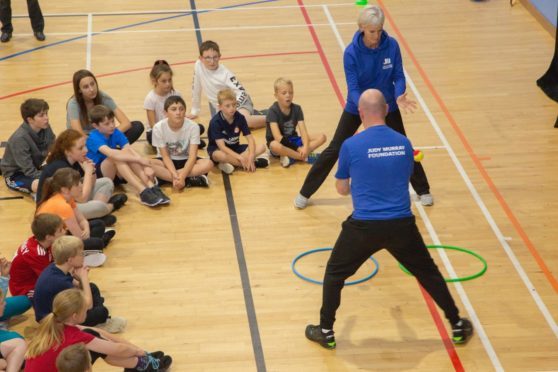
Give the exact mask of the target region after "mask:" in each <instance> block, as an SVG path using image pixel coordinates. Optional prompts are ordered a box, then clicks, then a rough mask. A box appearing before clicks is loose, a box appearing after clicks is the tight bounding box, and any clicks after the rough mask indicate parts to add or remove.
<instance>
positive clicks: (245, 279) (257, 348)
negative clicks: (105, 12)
mask: <svg viewBox="0 0 558 372" xmlns="http://www.w3.org/2000/svg"><path fill="white" fill-rule="evenodd" d="M189 1H190V8H191V9H192V10H193V15H192V19H193V21H194V27H195V29H196V39H197V41H198V46H200V45H201V43H202V41H203V39H202V34H201V31H200V21H199V18H198V13H202V12H197V11H196V1H195V0H189ZM209 110H210V111H211V116H213V115H215V110H214V108H213V106H211V105H209ZM222 175H223V185H224V186H225V195H226V197H227V207H228V210H229V219H230V222H231V229H232V233H233V238H234V250H235V252H236V261H237V264H238V271H239V272H240V282H241V283H242V293H243V295H244V306H245V307H246V316H247V318H248V327H249V328H250V338H251V339H252V349H253V350H254V359H255V361H256V370H257V371H258V372H266V371H267V369H266V366H265V357H264V353H263V347H262V340H261V337H260V330H259V327H258V317H257V316H256V308H255V306H254V296H253V295H252V285H251V284H250V274H249V273H248V265H247V264H246V255H245V254H244V245H243V244H242V234H241V233H240V225H239V223H238V215H237V213H236V205H235V202H234V195H233V191H232V187H231V181H230V179H229V175H228V174H226V173H225V172H222Z"/></svg>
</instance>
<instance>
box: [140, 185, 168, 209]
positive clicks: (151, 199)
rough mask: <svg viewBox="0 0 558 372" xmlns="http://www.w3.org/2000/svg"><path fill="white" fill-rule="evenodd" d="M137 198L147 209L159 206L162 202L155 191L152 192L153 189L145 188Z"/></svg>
mask: <svg viewBox="0 0 558 372" xmlns="http://www.w3.org/2000/svg"><path fill="white" fill-rule="evenodd" d="M139 196H140V201H141V203H142V204H145V205H147V206H149V207H154V206H156V205H159V204H160V203H161V201H162V199H161V197H160V196H159V195H157V194H156V193H155V191H153V189H150V188H148V187H146V188H145V190H143V191H142V192H141V193H140V195H139Z"/></svg>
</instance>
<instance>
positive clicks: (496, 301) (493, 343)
mask: <svg viewBox="0 0 558 372" xmlns="http://www.w3.org/2000/svg"><path fill="white" fill-rule="evenodd" d="M12 3H13V6H14V14H16V15H26V12H27V10H26V9H25V7H24V4H23V3H24V2H23V3H22V2H15V1H13V2H12ZM378 3H379V4H380V5H381V6H383V7H384V8H385V10H386V14H387V20H386V24H385V29H386V30H387V31H388V32H389V33H390V34H391V35H393V36H395V37H396V38H397V39H398V40H399V42H400V45H401V50H402V53H403V59H404V64H405V68H406V70H407V73H408V76H409V79H408V81H407V85H408V91H409V92H410V93H409V94H410V95H411V96H412V97H413V98H414V99H416V100H418V102H419V104H420V108H419V110H417V112H415V113H414V114H408V115H405V116H404V121H405V124H406V128H407V132H408V135H409V137H410V138H411V140H412V141H413V144H414V146H415V147H418V148H422V149H423V152H424V153H425V159H424V161H423V165H424V167H425V169H426V172H427V175H428V177H429V180H430V184H431V186H432V193H433V195H434V197H435V203H436V204H435V205H434V206H433V207H430V208H428V209H423V208H422V207H420V206H414V207H413V208H414V213H415V214H416V215H417V221H418V224H419V227H420V229H421V231H422V233H423V235H424V238H425V241H427V243H428V244H445V245H451V246H459V247H464V248H467V249H470V250H473V251H475V252H477V253H478V254H480V255H481V256H482V257H484V258H485V259H486V260H487V262H488V270H487V272H486V273H485V275H483V276H481V277H480V278H477V279H475V280H472V281H468V282H463V283H461V284H450V289H451V291H452V293H453V295H454V296H455V299H456V301H457V302H458V304H459V307H460V309H461V310H462V314H463V315H464V316H467V317H469V318H470V319H471V320H472V321H473V323H474V325H475V327H476V333H475V336H474V337H473V338H472V339H471V341H470V343H469V344H467V345H466V346H464V347H455V348H454V347H453V346H452V345H451V343H449V342H448V334H447V332H448V331H449V329H448V327H447V324H446V322H445V320H444V319H443V315H442V314H441V313H440V312H439V311H438V310H437V309H436V308H435V306H433V304H432V301H431V300H430V299H428V298H427V297H425V296H424V294H423V293H422V292H421V290H420V288H419V286H418V285H417V282H416V281H415V280H414V279H413V278H410V277H408V276H407V275H406V274H404V273H403V272H401V270H400V269H399V268H398V266H397V264H396V262H395V261H394V260H393V259H392V258H391V257H390V256H389V255H388V254H387V253H385V252H381V253H380V254H378V255H377V256H376V258H377V260H378V261H379V265H380V269H379V273H378V274H377V275H376V276H375V277H374V278H373V279H372V280H370V281H368V282H365V283H363V284H359V285H356V286H352V287H347V288H345V289H344V291H343V299H342V304H341V308H340V310H339V312H338V321H337V323H336V326H335V330H336V338H337V344H338V348H337V350H336V351H327V350H325V349H322V348H320V347H319V346H318V345H316V344H313V343H311V342H309V341H308V340H306V339H305V337H304V328H305V326H306V324H308V323H311V322H312V323H315V322H317V321H318V311H319V307H320V303H321V286H319V285H315V284H311V283H307V282H304V281H302V280H301V279H299V278H297V277H296V276H295V275H294V274H293V273H292V271H291V261H292V260H293V258H294V257H295V256H296V255H298V254H299V253H301V252H304V251H307V250H309V249H313V248H318V247H331V246H332V245H333V243H334V242H335V239H336V238H337V235H338V233H339V230H340V224H341V222H342V221H343V220H344V219H345V218H346V217H347V215H349V213H350V212H351V201H350V198H347V197H340V196H338V195H337V194H336V192H335V190H334V179H333V177H332V176H331V175H330V177H329V178H328V179H327V181H326V182H325V183H324V185H323V186H322V188H321V189H320V190H319V192H318V193H317V194H316V195H315V196H314V197H313V198H312V199H311V205H310V206H309V207H308V208H307V209H305V210H302V211H299V210H295V209H294V208H293V204H292V201H293V198H294V196H295V195H296V194H297V192H298V191H299V188H300V186H301V184H302V182H303V180H304V177H305V175H306V173H307V172H308V170H309V165H306V164H296V165H294V166H292V167H290V168H289V169H283V168H281V166H280V165H279V163H278V161H273V162H272V164H271V166H270V167H269V169H265V170H258V171H257V172H256V173H255V174H245V173H243V172H236V173H235V174H233V175H232V176H231V177H227V178H226V179H225V178H224V177H223V176H222V175H221V174H220V173H218V172H217V171H213V172H212V173H211V174H210V180H211V187H210V188H209V189H188V190H186V191H184V192H182V193H172V191H170V190H168V191H169V193H170V194H171V198H172V203H171V205H170V206H168V207H164V208H159V209H149V208H147V207H145V206H142V205H141V204H140V203H139V201H138V199H137V197H136V196H134V195H133V194H132V193H129V196H130V200H129V202H128V204H127V206H126V207H125V208H123V209H122V210H120V211H118V212H117V213H116V215H117V217H118V223H117V225H116V230H117V235H116V238H115V240H114V242H113V243H111V245H110V246H109V248H108V249H107V252H106V253H107V255H108V260H107V263H106V264H105V266H104V267H102V268H98V269H93V270H92V273H91V277H92V280H93V281H94V282H96V283H97V284H98V285H99V287H100V288H101V290H102V291H103V294H104V296H105V298H106V303H107V304H108V306H109V308H110V310H111V313H112V314H113V315H117V316H123V317H126V318H127V319H128V322H129V325H128V328H127V330H126V331H125V333H124V336H125V337H126V338H127V339H129V340H132V341H133V342H135V343H137V344H139V345H142V346H144V347H145V348H146V349H148V350H158V349H162V350H164V351H165V352H166V353H168V354H170V355H172V356H173V358H174V364H173V367H172V370H173V371H255V370H257V371H331V372H333V371H335V372H338V371H356V370H365V371H409V370H419V371H452V370H455V371H462V370H467V371H491V370H497V371H503V370H506V371H556V370H558V326H557V320H558V253H557V252H558V250H557V241H558V229H557V228H556V221H557V220H558V219H557V217H558V213H557V212H556V211H557V209H558V197H557V195H558V176H557V174H558V173H557V170H556V169H557V167H556V164H557V163H558V150H557V149H558V129H554V128H552V126H553V123H554V121H555V119H556V103H554V102H552V101H550V100H549V99H548V98H546V96H544V94H543V93H542V92H541V91H540V90H539V89H538V88H537V87H536V85H535V80H536V79H537V78H539V77H540V76H541V75H542V74H543V73H544V72H545V71H546V69H547V67H548V65H549V63H550V60H551V58H552V54H553V51H554V39H553V37H552V36H551V35H550V34H549V33H548V32H547V31H545V29H544V28H543V27H542V26H541V25H540V24H539V23H538V22H537V21H536V20H535V19H534V18H533V17H532V16H531V15H530V14H529V13H528V12H527V11H526V10H525V8H523V6H522V5H521V4H518V5H516V6H514V7H513V8H512V7H510V6H509V2H508V1H504V0H491V1H486V2H471V1H468V0H463V1H446V0H422V1H416V0H379V1H378ZM41 5H42V7H43V11H44V12H45V14H47V17H46V28H45V33H46V35H47V40H46V41H45V42H44V43H39V42H37V41H35V39H34V38H33V37H32V34H31V27H30V25H29V21H28V19H27V18H26V16H25V17H23V16H22V17H17V18H15V19H14V26H15V32H14V37H13V39H12V41H11V42H10V43H9V44H2V45H0V112H1V115H2V118H1V125H0V140H2V141H6V140H7V138H8V136H9V135H10V133H12V132H13V131H14V130H15V128H16V127H17V126H18V125H19V124H20V122H21V119H20V116H19V105H20V104H21V102H22V101H23V100H24V99H26V98H29V97H39V98H44V99H46V100H47V101H48V102H49V104H50V107H51V109H50V122H51V125H52V127H53V128H54V130H55V132H56V133H59V132H61V131H62V130H63V129H64V128H65V115H66V101H67V100H68V98H69V97H70V96H71V94H72V88H71V84H70V81H71V77H72V74H73V73H74V71H76V70H78V69H81V68H85V67H89V68H91V70H92V71H93V72H94V73H95V74H96V75H97V77H98V80H99V86H100V88H101V90H104V91H106V92H108V93H109V94H110V95H111V96H112V97H113V98H114V99H115V100H116V102H117V103H118V106H119V107H120V108H122V109H123V111H124V112H125V113H126V114H127V115H128V117H130V119H135V120H142V121H144V122H145V120H146V115H145V112H144V110H143V100H144V97H145V95H146V94H147V92H148V91H149V90H150V88H151V87H150V82H149V78H148V72H149V69H150V67H151V65H152V64H153V61H154V60H156V59H166V60H167V61H169V63H171V64H172V65H173V69H174V73H175V76H174V82H175V88H176V89H178V90H180V91H181V92H182V93H183V95H184V97H185V99H186V102H187V103H188V105H190V102H191V101H190V95H191V93H190V84H191V81H192V72H193V63H194V61H195V60H196V58H197V47H198V42H199V41H200V40H208V39H211V40H215V41H217V42H218V43H219V44H220V46H221V49H222V54H223V58H222V60H221V63H224V64H225V65H226V66H227V67H229V68H230V69H231V70H232V71H234V72H235V73H236V75H237V77H238V78H239V80H240V81H241V82H242V83H243V84H244V86H245V87H246V88H247V90H248V92H249V93H250V94H251V96H252V98H253V100H254V102H255V106H256V107H257V108H266V107H268V106H270V105H271V104H272V103H273V101H274V98H273V81H274V80H275V79H276V78H277V77H279V76H285V77H288V78H291V79H292V80H293V81H294V87H295V102H297V103H299V104H301V105H302V107H303V109H304V113H305V117H306V123H307V126H308V128H309V131H310V132H316V131H323V132H325V133H326V134H327V136H328V140H329V139H330V138H331V137H332V135H333V132H334V129H335V127H336V125H337V121H338V118H339V115H340V113H341V110H342V105H343V101H344V98H345V94H346V86H345V80H344V73H343V66H342V52H343V45H346V44H347V43H348V42H349V41H350V40H351V38H352V35H353V33H354V31H355V30H356V24H355V20H356V15H357V8H356V7H355V6H354V4H353V3H351V2H345V3H338V2H336V0H297V1H295V0H262V1H252V2H248V1H242V0H221V1H215V0H204V1H195V0H190V1H183V0H182V1H178V0H173V1H171V0H165V1H155V2H154V1H146V0H137V1H118V2H115V1H111V0H97V1H92V2H76V1H67V2H53V1H51V2H47V1H43V2H42V4H41ZM193 8H197V9H198V13H194V14H193V13H192V12H191V11H190V10H191V9H193ZM89 14H90V16H89V17H88V15H89ZM88 30H89V32H90V33H89V35H90V36H89V37H88ZM204 102H205V101H204ZM207 107H208V106H207V103H206V102H205V103H204V105H203V112H202V115H201V118H200V121H201V122H202V123H205V124H207V123H208V122H209V119H210V114H209V110H208V108H207ZM255 137H256V139H257V140H258V141H263V140H264V131H263V130H259V131H256V132H255ZM144 146H145V145H144V143H140V142H138V143H137V144H134V147H135V148H136V149H137V150H138V151H142V152H145V148H144ZM2 151H3V150H0V154H1V153H2ZM0 196H1V197H12V196H18V194H17V193H14V192H11V191H9V190H7V188H6V186H5V185H4V183H1V185H0ZM33 212H34V204H33V202H32V201H31V199H30V198H28V197H25V198H24V199H15V200H0V236H1V246H0V249H1V254H2V255H4V256H7V257H11V256H12V255H13V253H14V251H15V250H16V248H17V247H18V246H19V244H21V242H23V241H24V239H26V238H27V237H28V236H29V235H30V234H31V233H30V222H31V220H32V216H33ZM444 252H445V253H446V256H445V258H447V260H444V257H443V254H444ZM444 252H442V255H440V254H439V253H437V252H433V255H434V257H435V259H436V261H437V262H438V264H439V266H440V267H441V269H442V271H443V272H444V274H445V275H446V276H448V277H449V276H450V275H452V273H454V274H456V275H457V276H467V275H471V274H474V273H476V272H478V271H479V270H480V269H481V268H482V266H481V264H480V262H478V261H477V260H476V259H475V258H474V257H472V256H469V255H466V254H464V253H460V252H453V251H444ZM326 260H327V253H318V254H315V255H312V256H308V257H305V258H303V259H302V260H301V261H300V262H299V265H298V268H299V270H300V271H301V272H303V273H304V274H305V275H307V276H310V277H312V278H315V279H321V277H322V275H323V270H324V265H325V262H326ZM371 270H372V265H371V264H370V265H369V264H367V265H365V266H364V267H363V268H362V269H361V271H359V273H357V275H356V276H357V277H363V276H364V275H366V274H367V273H369V272H370V271H371ZM33 326H34V320H33V316H32V314H30V313H28V314H27V319H26V320H25V321H24V322H22V323H19V324H17V325H16V326H14V329H15V330H18V331H20V332H22V333H23V332H27V333H28V332H30V329H31V327H33ZM110 370H114V369H112V368H111V367H109V366H107V365H105V364H104V363H103V362H102V361H100V362H99V363H97V365H96V366H95V371H110Z"/></svg>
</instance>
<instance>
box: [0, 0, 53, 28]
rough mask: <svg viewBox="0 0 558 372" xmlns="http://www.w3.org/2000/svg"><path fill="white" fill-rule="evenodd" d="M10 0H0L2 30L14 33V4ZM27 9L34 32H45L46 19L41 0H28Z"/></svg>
mask: <svg viewBox="0 0 558 372" xmlns="http://www.w3.org/2000/svg"><path fill="white" fill-rule="evenodd" d="M10 3H11V1H10V0H0V22H2V32H7V33H12V32H13V31H14V26H13V25H12V6H11V4H10ZM27 11H28V12H29V18H30V19H31V27H32V28H33V32H43V31H44V28H45V20H44V18H43V13H42V12H41V7H40V6H39V0H27Z"/></svg>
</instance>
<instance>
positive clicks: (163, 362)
mask: <svg viewBox="0 0 558 372" xmlns="http://www.w3.org/2000/svg"><path fill="white" fill-rule="evenodd" d="M156 353H161V354H162V356H161V357H160V358H155V355H154V354H155V353H150V354H148V355H149V356H150V358H149V364H148V366H147V368H146V369H142V371H145V372H163V371H166V370H168V369H169V368H170V366H171V364H172V358H171V357H170V356H169V355H164V354H163V352H162V351H157V352H156ZM137 371H139V370H138V369H136V368H125V369H124V372H137Z"/></svg>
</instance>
